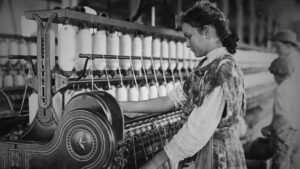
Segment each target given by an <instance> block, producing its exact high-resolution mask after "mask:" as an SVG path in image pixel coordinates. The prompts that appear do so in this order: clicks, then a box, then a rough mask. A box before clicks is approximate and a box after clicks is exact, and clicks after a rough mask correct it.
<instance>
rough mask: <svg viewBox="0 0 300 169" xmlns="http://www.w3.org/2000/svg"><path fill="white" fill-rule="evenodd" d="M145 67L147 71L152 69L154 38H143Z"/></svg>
mask: <svg viewBox="0 0 300 169" xmlns="http://www.w3.org/2000/svg"><path fill="white" fill-rule="evenodd" d="M142 46H143V57H144V60H143V65H144V67H145V69H146V70H149V69H150V68H151V60H150V58H151V56H152V36H145V37H144V38H143V45H142Z"/></svg>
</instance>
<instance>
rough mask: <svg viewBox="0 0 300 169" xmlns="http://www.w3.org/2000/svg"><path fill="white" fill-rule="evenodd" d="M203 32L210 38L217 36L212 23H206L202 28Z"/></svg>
mask: <svg viewBox="0 0 300 169" xmlns="http://www.w3.org/2000/svg"><path fill="white" fill-rule="evenodd" d="M202 33H203V35H205V36H206V37H207V38H208V39H210V38H213V37H215V36H216V30H215V29H214V27H212V26H210V25H204V27H203V29H202Z"/></svg>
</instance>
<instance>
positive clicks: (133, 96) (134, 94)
mask: <svg viewBox="0 0 300 169" xmlns="http://www.w3.org/2000/svg"><path fill="white" fill-rule="evenodd" d="M128 101H139V91H138V90H137V88H136V87H135V86H134V85H131V87H130V88H129V89H128Z"/></svg>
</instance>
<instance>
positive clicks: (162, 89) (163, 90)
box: [158, 84, 167, 97]
mask: <svg viewBox="0 0 300 169" xmlns="http://www.w3.org/2000/svg"><path fill="white" fill-rule="evenodd" d="M158 96H159V97H164V96H167V89H166V87H165V85H163V84H162V85H160V86H159V89H158Z"/></svg>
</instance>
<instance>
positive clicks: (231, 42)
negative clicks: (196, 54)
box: [222, 33, 239, 54]
mask: <svg viewBox="0 0 300 169" xmlns="http://www.w3.org/2000/svg"><path fill="white" fill-rule="evenodd" d="M237 41H239V37H238V35H237V34H235V33H230V34H229V35H228V36H226V37H225V38H224V39H223V40H222V43H223V46H224V47H226V48H227V51H228V52H229V53H231V54H234V53H235V52H236V48H237Z"/></svg>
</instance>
